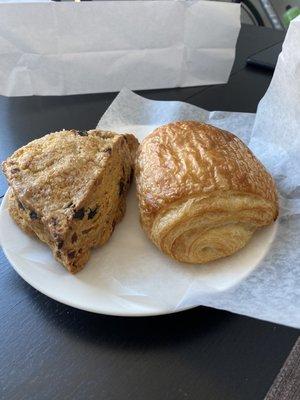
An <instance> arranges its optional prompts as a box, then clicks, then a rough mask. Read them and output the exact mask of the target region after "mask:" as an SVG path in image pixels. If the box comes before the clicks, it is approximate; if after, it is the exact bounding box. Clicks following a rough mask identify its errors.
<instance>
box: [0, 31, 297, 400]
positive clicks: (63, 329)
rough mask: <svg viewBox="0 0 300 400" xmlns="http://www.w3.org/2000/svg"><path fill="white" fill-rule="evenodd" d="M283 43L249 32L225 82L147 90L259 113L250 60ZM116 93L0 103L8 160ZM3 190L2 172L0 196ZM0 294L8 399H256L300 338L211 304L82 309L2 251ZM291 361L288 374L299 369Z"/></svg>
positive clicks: (259, 89)
mask: <svg viewBox="0 0 300 400" xmlns="http://www.w3.org/2000/svg"><path fill="white" fill-rule="evenodd" d="M282 39H283V34H282V33H281V32H276V31H272V30H269V29H266V28H255V27H247V26H244V27H243V29H242V32H241V34H240V38H239V42H238V47H237V58H236V62H235V65H234V68H233V71H232V74H231V77H230V80H229V82H228V84H226V85H218V86H208V87H194V88H184V89H167V90H153V91H145V92H140V93H141V94H142V95H144V96H145V97H148V98H151V99H160V100H175V99H176V100H182V101H187V102H189V103H192V104H195V105H198V106H201V107H204V108H207V109H211V110H216V109H219V110H234V111H250V112H255V110H256V107H257V104H258V102H259V100H260V98H261V97H262V96H263V94H264V93H265V91H266V89H267V87H268V85H269V83H270V80H271V73H270V72H266V71H262V70H257V69H253V68H249V67H246V58H247V56H249V55H251V54H253V53H256V52H258V51H259V50H262V49H265V48H267V47H269V46H271V45H273V44H274V43H277V42H279V41H281V40H282ZM115 96H116V94H115V93H108V94H93V95H84V96H68V97H37V96H35V97H28V98H4V97H0V124H1V129H0V140H1V142H0V143H1V146H0V159H1V161H2V160H3V159H5V158H6V157H7V156H8V155H9V154H10V153H11V152H12V151H14V150H15V149H16V148H18V147H20V146H21V145H23V144H25V143H27V142H28V141H30V140H32V139H34V138H37V137H39V136H42V135H44V134H45V133H47V132H50V131H54V130H58V129H61V128H77V129H88V128H93V127H95V126H96V124H97V122H98V120H99V118H100V117H101V115H102V114H103V113H104V111H105V110H106V108H107V107H108V106H109V104H110V103H111V101H112V100H113V99H114V97H115ZM6 188H7V186H6V182H5V180H4V178H3V176H1V180H0V195H3V194H4V193H5V191H6ZM0 296H1V299H0V398H1V399H5V400H6V399H7V400H17V399H18V400H19V399H20V400H21V399H22V400H44V399H46V400H48V399H49V400H56V399H57V400H61V399H64V400H68V399H76V400H81V399H105V400H120V399H122V400H123V399H124V400H125V399H130V400H131V399H132V400H139V399H141V400H148V399H149V400H186V399H191V400H199V399H203V400H237V399H241V400H248V399H249V400H259V399H263V398H264V397H265V396H266V394H267V392H268V391H269V395H268V396H273V395H274V393H275V395H276V393H280V389H279V387H280V381H282V379H281V378H280V377H281V375H279V378H277V380H276V381H275V384H274V385H275V386H274V387H275V389H274V390H273V389H272V390H271V389H270V387H271V386H272V383H273V382H274V380H275V378H276V376H277V374H278V373H279V371H280V369H281V367H282V365H283V364H284V361H285V360H286V358H287V356H288V355H289V353H290V351H291V349H292V347H293V345H294V343H295V342H296V339H297V337H298V335H299V331H298V330H296V329H292V328H288V327H285V326H280V325H276V324H272V323H268V322H263V321H258V320H255V319H251V318H247V317H243V316H239V315H234V314H231V313H228V312H223V311H219V310H214V309H210V308H205V307H198V308H196V309H193V310H190V311H186V312H182V313H178V314H173V315H168V316H160V317H150V318H120V317H109V316H103V315H96V314H92V313H88V312H84V311H80V310H76V309H74V308H72V307H68V306H65V305H63V304H60V303H58V302H56V301H54V300H51V299H49V298H47V297H46V296H44V295H42V294H40V293H39V292H37V291H36V290H35V289H33V288H32V287H30V286H29V285H28V284H27V283H25V282H24V281H23V280H22V279H21V278H20V277H19V276H18V275H17V274H16V273H15V272H14V270H13V269H12V268H11V267H10V265H9V263H8V261H7V260H6V259H5V257H4V255H3V253H2V252H0ZM298 347H299V346H298ZM294 354H295V353H294ZM297 354H298V353H297ZM293 357H294V358H293V359H296V360H297V359H298V360H299V357H298V358H297V355H296V356H295V355H294V356H293ZM287 365H288V366H289V367H288V368H287V369H286V371H290V370H291V369H292V370H294V369H293V368H291V365H293V364H291V362H290V363H288V364H287ZM287 375H288V376H291V375H292V379H294V380H295V379H296V378H295V377H296V376H299V375H296V374H295V373H294V374H292V373H290V374H287ZM285 376H286V375H285ZM278 382H279V384H278ZM290 382H291V381H290ZM298 387H299V386H298ZM290 393H291V392H290ZM269 398H270V399H272V400H274V399H279V398H282V399H283V398H284V399H292V397H269ZM297 398H299V397H297ZM293 399H296V397H293Z"/></svg>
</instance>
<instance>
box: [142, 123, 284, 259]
mask: <svg viewBox="0 0 300 400" xmlns="http://www.w3.org/2000/svg"><path fill="white" fill-rule="evenodd" d="M135 173H136V182H137V193H138V200H139V210H140V221H141V225H142V227H143V229H144V230H145V232H146V234H147V235H148V236H149V238H150V239H151V240H152V241H153V243H154V244H155V245H156V246H157V247H158V248H159V249H161V251H163V252H164V253H165V254H167V255H169V256H170V257H172V258H174V259H176V260H178V261H182V262H187V263H197V264H201V263H206V262H208V261H212V260H216V259H218V258H221V257H226V256H229V255H231V254H233V253H235V252H236V251H238V250H239V249H241V248H242V247H244V246H245V244H246V243H247V242H248V241H249V240H250V238H251V236H252V235H253V233H254V232H255V230H256V229H257V228H259V227H262V226H265V225H269V224H271V223H272V222H273V221H275V220H276V218H277V215H278V200H277V193H276V187H275V183H274V180H273V178H272V177H271V175H270V174H269V173H268V172H267V171H266V169H265V167H264V166H263V165H262V164H261V162H260V161H259V160H258V159H257V158H256V157H255V156H254V155H253V154H252V152H251V151H250V150H249V149H248V148H247V146H246V145H245V144H244V143H243V142H242V141H241V140H240V139H238V138H237V137H236V136H235V135H233V134H232V133H229V132H226V131H223V130H221V129H218V128H216V127H214V126H211V125H207V124H204V123H200V122H196V121H181V122H174V123H170V124H168V125H164V126H161V127H159V128H157V129H155V130H154V131H153V132H152V133H151V134H150V135H149V136H147V137H146V138H145V139H144V141H143V142H142V144H141V146H140V148H139V150H138V153H137V158H136V170H135Z"/></svg>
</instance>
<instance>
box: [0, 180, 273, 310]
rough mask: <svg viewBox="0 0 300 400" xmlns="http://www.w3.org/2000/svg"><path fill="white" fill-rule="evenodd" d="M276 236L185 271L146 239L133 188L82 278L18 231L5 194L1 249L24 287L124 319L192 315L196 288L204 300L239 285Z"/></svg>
mask: <svg viewBox="0 0 300 400" xmlns="http://www.w3.org/2000/svg"><path fill="white" fill-rule="evenodd" d="M275 234H276V224H273V225H272V226H270V227H267V228H264V229H262V230H260V231H259V232H257V233H256V234H255V235H254V237H253V239H252V240H251V241H250V243H249V244H248V245H247V246H246V247H245V248H244V249H243V250H241V251H239V252H238V253H237V254H235V255H233V256H231V257H227V258H225V259H222V260H219V261H216V262H214V263H210V264H208V265H202V266H197V265H195V266H193V265H186V264H180V263H177V262H175V261H173V260H170V259H169V258H168V257H166V256H165V255H163V254H162V253H161V252H159V251H158V249H156V247H154V246H153V244H152V243H151V242H150V241H149V240H148V239H147V238H146V236H145V234H144V233H143V231H142V229H141V228H140V225H139V221H138V209H137V203H136V198H135V192H134V188H132V189H131V192H130V193H129V196H128V202H127V212H126V215H125V217H124V219H123V220H122V222H121V223H120V224H119V225H118V226H117V227H116V229H115V232H114V234H113V235H112V237H111V239H110V240H109V242H108V243H107V244H106V245H104V246H102V247H101V248H98V249H95V250H93V252H92V257H91V259H90V261H89V262H88V264H87V265H86V267H85V269H84V270H83V271H81V272H80V273H78V274H77V275H71V274H69V273H68V272H67V271H66V270H65V269H64V268H63V267H62V266H61V265H60V264H59V263H58V262H56V261H55V260H54V259H53V257H52V254H51V251H50V250H49V248H48V247H47V246H46V245H45V244H43V243H41V242H40V241H39V240H37V239H35V238H33V237H30V236H28V235H26V234H25V233H24V232H22V231H21V230H20V229H19V227H18V226H17V225H16V224H15V223H14V221H13V220H12V219H11V217H10V215H9V213H8V210H7V194H6V195H5V197H4V199H3V202H2V204H1V208H0V243H1V245H2V247H3V251H4V253H5V255H6V257H7V258H8V260H9V261H10V263H11V265H12V266H13V268H14V269H15V270H16V272H17V273H18V274H19V275H20V276H21V277H22V278H23V279H24V280H25V281H26V282H28V283H29V284H30V285H31V286H33V287H34V288H35V289H37V290H39V291H40V292H42V293H44V294H45V295H47V296H49V297H51V298H52V299H55V300H57V301H59V302H61V303H64V304H67V305H70V306H73V307H76V308H79V309H82V310H87V311H92V312H95V313H101V314H110V315H120V316H148V315H159V314H168V313H172V312H176V311H181V310H184V309H187V308H191V302H190V301H187V300H189V298H188V296H189V289H190V288H191V287H194V286H193V285H195V284H196V287H197V290H199V291H201V294H202V295H203V293H212V292H213V293H218V292H220V291H224V290H228V289H230V288H231V287H233V286H234V285H238V283H239V282H241V281H242V280H243V279H245V277H246V276H247V275H248V274H249V273H250V272H251V271H252V270H253V269H254V268H255V267H256V265H257V264H258V263H259V261H260V260H261V259H262V258H263V257H264V255H265V254H266V252H267V251H268V248H269V246H270V244H271V242H272V241H273V238H274V236H275ZM194 294H195V293H194ZM187 304H188V306H187ZM197 305H199V304H197V302H195V303H193V306H197Z"/></svg>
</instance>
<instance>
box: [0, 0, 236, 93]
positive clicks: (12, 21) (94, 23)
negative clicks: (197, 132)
mask: <svg viewBox="0 0 300 400" xmlns="http://www.w3.org/2000/svg"><path fill="white" fill-rule="evenodd" d="M0 21H1V27H0V94H1V95H5V96H26V95H68V94H78V93H81V94H82V93H96V92H98V93H99V92H112V91H119V90H121V89H122V87H124V86H126V87H128V88H130V89H155V88H168V87H178V86H195V85H207V84H214V83H224V82H227V80H228V77H229V74H230V71H231V67H232V64H233V61H234V56H235V45H236V40H237V36H238V33H239V30H240V5H239V4H231V3H222V2H214V1H202V0H191V1H184V0H178V1H173V0H171V1H163V0H162V1H159V0H157V1H93V2H80V3H74V2H53V1H52V2H48V3H45V2H44V3H42V2H41V3H36V2H34V3H31V4H30V3H26V4H24V3H23V4H22V3H21V4H20V3H10V2H9V3H2V2H0Z"/></svg>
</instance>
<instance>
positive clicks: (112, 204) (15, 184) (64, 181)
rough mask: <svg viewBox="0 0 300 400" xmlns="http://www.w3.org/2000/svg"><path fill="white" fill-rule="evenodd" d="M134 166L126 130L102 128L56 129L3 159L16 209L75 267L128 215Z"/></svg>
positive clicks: (135, 143)
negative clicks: (127, 208) (127, 199)
mask: <svg viewBox="0 0 300 400" xmlns="http://www.w3.org/2000/svg"><path fill="white" fill-rule="evenodd" d="M131 142H132V148H135V147H137V146H138V141H137V140H136V139H135V138H134V137H133V136H132V137H131ZM132 169H133V159H132V155H131V151H130V149H129V147H128V144H127V141H126V138H125V136H123V135H118V134H115V133H113V132H104V131H97V130H92V131H88V132H78V131H74V130H71V131H61V132H55V133H51V134H49V135H46V136H44V137H42V138H40V139H37V140H34V141H33V142H31V143H29V144H28V145H26V146H24V147H22V148H20V149H19V150H17V151H16V152H15V153H14V154H13V155H12V156H11V157H9V158H8V159H7V160H6V161H5V162H4V163H3V171H4V173H5V175H6V177H7V179H8V181H9V184H10V186H11V190H12V192H11V194H10V198H9V210H10V213H11V215H12V217H13V218H14V219H15V221H16V222H17V223H18V224H19V226H21V228H22V229H24V230H25V231H26V232H31V233H34V234H35V235H36V236H37V237H38V238H39V239H40V240H42V241H44V242H45V243H47V244H48V245H49V246H50V247H51V249H52V252H53V255H54V257H55V258H56V259H57V260H58V261H60V262H61V263H62V264H63V265H64V266H65V267H66V268H67V269H68V270H69V271H70V272H72V273H75V272H77V271H79V270H80V269H82V268H83V266H84V264H85V263H86V261H87V260H88V258H89V255H90V249H91V248H92V247H94V246H98V245H101V244H103V243H105V242H106V241H107V240H108V239H109V237H110V235H111V233H112V231H113V229H114V226H115V224H116V223H117V222H118V221H119V220H120V219H121V218H122V216H123V214H124V212H125V196H126V192H127V190H128V187H129V184H130V180H131V176H132Z"/></svg>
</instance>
